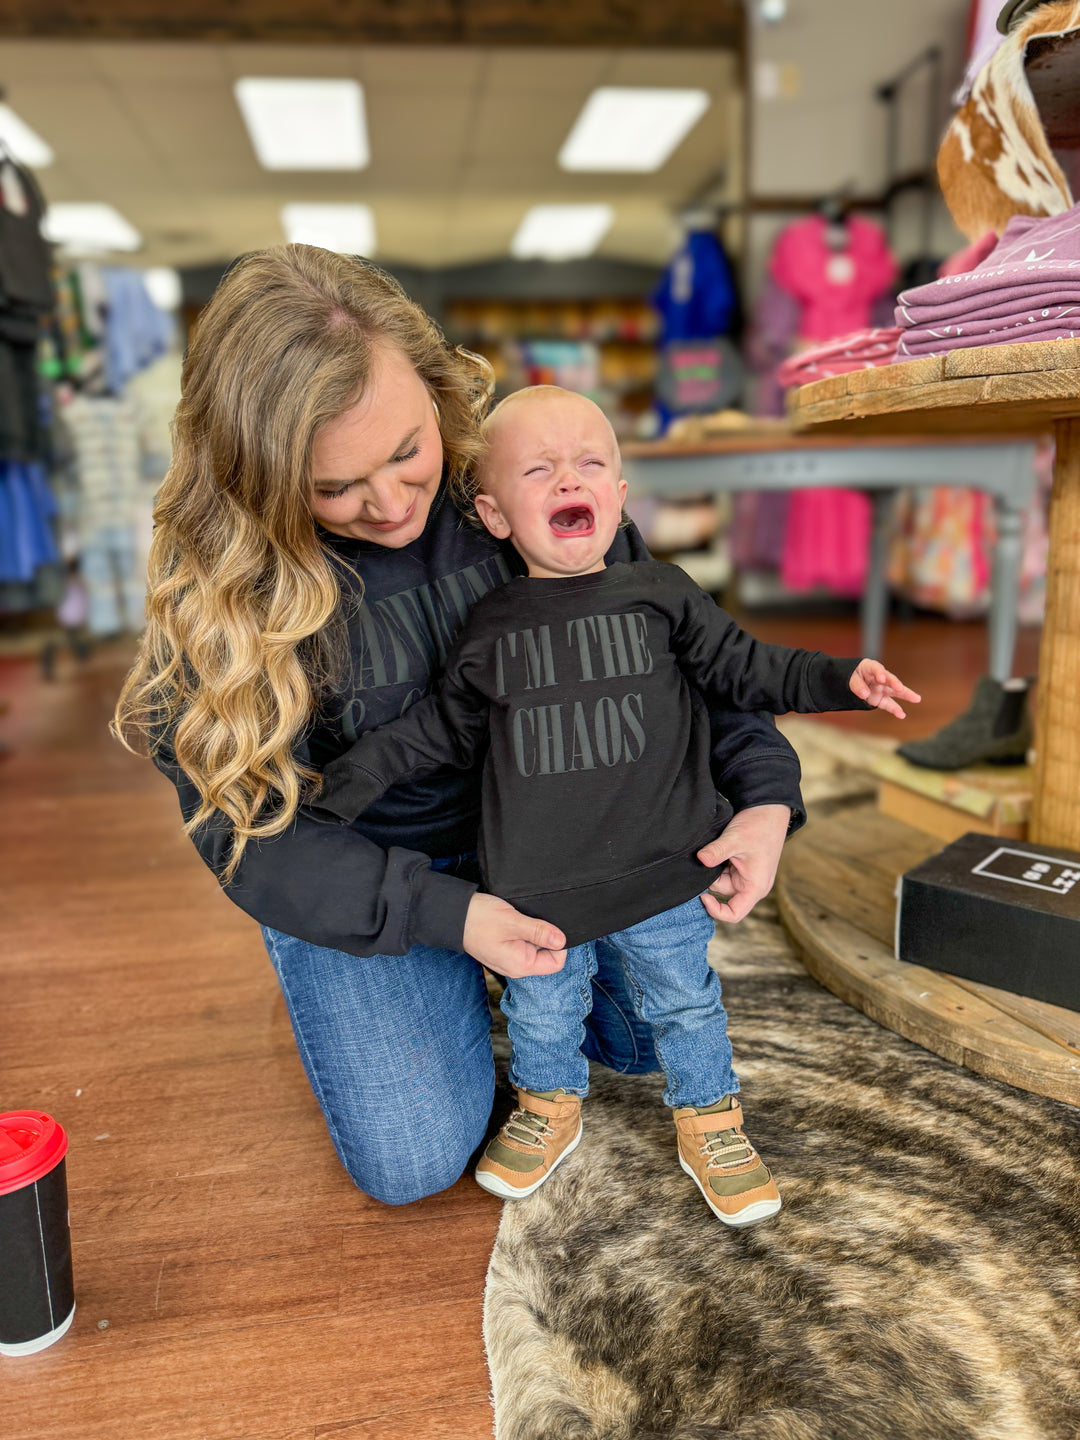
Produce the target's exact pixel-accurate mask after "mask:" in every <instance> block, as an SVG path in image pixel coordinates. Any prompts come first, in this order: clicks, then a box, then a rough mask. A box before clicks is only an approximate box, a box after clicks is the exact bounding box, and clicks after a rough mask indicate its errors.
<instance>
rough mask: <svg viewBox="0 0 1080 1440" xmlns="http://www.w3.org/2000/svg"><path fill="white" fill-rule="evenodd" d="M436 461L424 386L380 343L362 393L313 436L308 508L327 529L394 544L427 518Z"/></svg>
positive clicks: (437, 444)
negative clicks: (369, 377) (360, 396)
mask: <svg viewBox="0 0 1080 1440" xmlns="http://www.w3.org/2000/svg"><path fill="white" fill-rule="evenodd" d="M442 464H443V451H442V437H441V436H440V434H439V422H438V417H437V415H436V413H435V406H434V404H433V403H432V399H431V395H430V394H429V392H428V390H427V387H426V386H425V384H424V382H423V381H422V380H421V379H420V376H419V375H418V374H417V373H416V371H415V370H414V369H413V367H412V365H411V364H410V363H409V361H408V360H407V359H406V358H405V356H404V355H403V354H402V353H401V352H400V350H397V349H395V348H394V347H393V346H391V345H383V346H380V347H379V349H378V350H377V351H376V355H375V363H374V365H373V367H372V373H371V379H370V383H369V384H368V386H367V389H366V390H365V392H364V394H363V396H362V398H361V399H360V400H358V401H357V402H356V404H355V405H353V406H350V408H349V409H348V410H346V411H345V412H344V413H343V414H341V415H339V416H338V417H337V419H336V420H331V421H330V423H329V424H328V425H325V426H323V428H322V429H321V430H320V431H319V433H318V434H317V435H316V437H315V443H314V445H313V446H312V449H311V475H312V497H311V513H312V514H313V515H314V516H315V518H316V520H318V521H319V523H320V524H321V525H325V527H326V528H327V530H330V531H332V532H333V534H335V535H347V536H350V537H351V538H352V539H354V540H373V541H374V542H375V544H376V545H385V546H386V547H387V548H388V549H390V550H400V549H401V548H402V547H403V546H405V545H408V544H410V543H411V542H412V541H413V540H416V539H417V538H418V537H419V536H420V535H421V533H422V532H423V529H424V526H425V525H426V524H427V518H428V511H429V510H430V509H431V502H432V501H433V500H434V499H435V495H436V493H437V492H438V489H439V482H440V480H441V478H442Z"/></svg>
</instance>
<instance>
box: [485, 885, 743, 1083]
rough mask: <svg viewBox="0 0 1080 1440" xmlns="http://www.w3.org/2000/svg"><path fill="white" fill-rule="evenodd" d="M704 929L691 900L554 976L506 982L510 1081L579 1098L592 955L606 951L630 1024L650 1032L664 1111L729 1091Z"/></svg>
mask: <svg viewBox="0 0 1080 1440" xmlns="http://www.w3.org/2000/svg"><path fill="white" fill-rule="evenodd" d="M713 930H714V926H713V922H712V920H711V919H710V918H709V916H708V915H707V914H706V911H705V907H704V906H703V905H702V903H701V901H700V900H698V899H697V898H696V897H695V898H694V899H693V900H688V901H687V902H686V904H685V905H677V906H676V907H675V908H674V909H673V910H665V911H663V912H662V913H661V914H659V915H653V916H651V917H650V919H648V920H643V921H642V922H641V923H640V924H638V925H632V926H630V928H629V929H627V930H619V931H616V932H615V933H614V934H612V935H607V936H605V937H604V939H603V940H599V941H590V942H589V943H588V944H587V945H576V946H575V947H574V948H573V949H572V950H570V951H568V952H567V956H566V965H565V966H564V967H563V969H562V970H560V971H559V972H558V973H557V974H555V975H529V976H525V977H524V978H522V979H520V980H511V981H509V983H508V984H507V987H506V991H505V993H504V995H503V998H502V1009H503V1014H504V1015H505V1016H506V1023H507V1028H508V1030H509V1032H510V1043H511V1045H512V1046H513V1062H512V1064H511V1067H510V1081H511V1084H513V1085H516V1086H520V1087H522V1088H523V1089H526V1090H566V1091H567V1092H568V1093H570V1094H573V1095H587V1094H588V1093H589V1066H588V1061H587V1059H586V1054H585V1050H584V1040H585V1034H586V1030H585V1026H586V1023H587V1021H588V1019H589V1015H590V1012H591V1011H592V1008H593V987H594V986H595V984H596V981H595V979H594V976H595V975H596V974H597V966H598V963H599V958H598V957H599V955H600V953H601V949H602V947H603V952H604V953H606V952H607V951H608V950H610V949H612V948H613V949H614V951H615V953H616V954H617V955H618V957H619V959H620V960H621V963H622V969H623V974H624V976H625V979H626V983H627V988H628V989H629V991H630V994H631V996H632V997H633V1002H634V1012H635V1014H636V1015H637V1017H638V1019H639V1020H640V1021H642V1022H643V1023H645V1024H648V1025H649V1026H650V1027H651V1029H652V1035H653V1041H654V1044H655V1047H656V1053H657V1056H658V1058H659V1060H660V1065H661V1068H662V1069H663V1072H664V1076H665V1078H666V1080H667V1088H666V1089H665V1091H664V1103H665V1105H713V1104H715V1103H716V1101H717V1100H720V1099H722V1098H723V1096H725V1095H731V1094H734V1093H735V1092H736V1091H737V1090H738V1088H739V1080H738V1077H737V1076H736V1074H735V1072H734V1071H733V1070H732V1068H731V1042H730V1040H729V1039H728V1034H727V1013H726V1012H725V1010H724V1005H723V1001H722V1000H721V998H720V981H719V979H718V978H717V975H716V972H715V970H711V969H710V968H709V962H708V960H707V958H706V954H705V951H706V947H707V946H708V943H709V941H710V940H711V939H712V936H713Z"/></svg>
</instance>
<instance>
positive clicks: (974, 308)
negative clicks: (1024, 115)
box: [896, 205, 1080, 360]
mask: <svg viewBox="0 0 1080 1440" xmlns="http://www.w3.org/2000/svg"><path fill="white" fill-rule="evenodd" d="M896 321H897V324H898V325H901V326H902V327H903V333H902V335H901V337H900V344H899V350H898V354H897V357H896V358H897V359H898V360H907V359H914V358H915V357H916V356H919V355H944V354H945V353H946V352H947V351H949V350H963V349H966V348H968V347H969V346H973V345H1016V344H1019V343H1020V342H1021V341H1024V340H1069V339H1073V338H1075V337H1077V336H1080V206H1078V205H1074V206H1073V208H1072V209H1071V210H1066V212H1065V213H1064V214H1063V215H1052V216H1050V217H1048V218H1041V219H1035V218H1033V217H1032V216H1030V215H1014V216H1013V218H1012V219H1011V220H1010V221H1009V223H1008V225H1007V226H1006V227H1005V233H1004V234H1003V235H1002V237H1001V239H1000V240H999V241H998V244H997V245H996V246H995V248H994V249H993V250H992V251H991V252H990V254H989V255H987V257H986V258H985V260H983V261H982V262H981V263H980V264H978V265H977V266H976V267H975V269H974V270H969V271H968V272H967V273H966V274H963V275H946V276H943V277H942V278H941V279H940V280H934V281H932V282H931V283H930V284H929V285H919V286H917V287H916V288H915V289H913V290H905V291H904V293H903V294H902V295H901V296H900V297H899V301H898V303H897V307H896Z"/></svg>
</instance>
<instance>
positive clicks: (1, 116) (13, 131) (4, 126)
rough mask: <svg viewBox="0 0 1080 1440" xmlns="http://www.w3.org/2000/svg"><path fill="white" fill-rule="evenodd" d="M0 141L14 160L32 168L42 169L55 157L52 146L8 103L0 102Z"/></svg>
mask: <svg viewBox="0 0 1080 1440" xmlns="http://www.w3.org/2000/svg"><path fill="white" fill-rule="evenodd" d="M0 143H2V144H3V145H4V146H5V147H6V148H7V149H8V150H10V151H11V153H12V155H14V157H15V159H16V160H19V161H21V162H22V163H23V164H24V165H29V166H30V167H31V169H34V170H44V168H45V167H46V165H51V164H52V163H53V161H54V160H55V159H56V156H55V155H54V154H53V151H52V147H51V146H50V145H47V144H46V143H45V141H44V140H43V139H42V138H41V136H40V135H39V134H38V133H37V131H36V130H31V129H30V126H29V125H27V123H26V121H25V120H23V119H22V118H21V117H20V116H18V115H16V113H15V111H14V110H12V108H11V106H10V105H3V104H0Z"/></svg>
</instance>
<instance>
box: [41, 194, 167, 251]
mask: <svg viewBox="0 0 1080 1440" xmlns="http://www.w3.org/2000/svg"><path fill="white" fill-rule="evenodd" d="M41 233H42V234H43V235H44V236H45V239H46V240H51V241H52V242H53V244H54V245H61V246H63V247H64V249H65V250H70V251H73V252H75V253H77V254H80V255H97V254H101V253H107V252H108V251H110V250H125V251H131V250H139V249H141V248H142V243H143V242H142V236H141V235H140V234H139V232H138V231H137V230H136V229H135V227H134V225H132V224H130V223H129V222H128V221H127V220H125V219H124V217H123V215H121V214H120V212H119V210H114V209H113V207H112V206H111V205H90V204H87V205H83V204H75V203H72V202H66V203H63V204H59V205H50V206H49V207H48V209H47V210H46V211H45V217H44V219H43V220H42V222H41Z"/></svg>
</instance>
